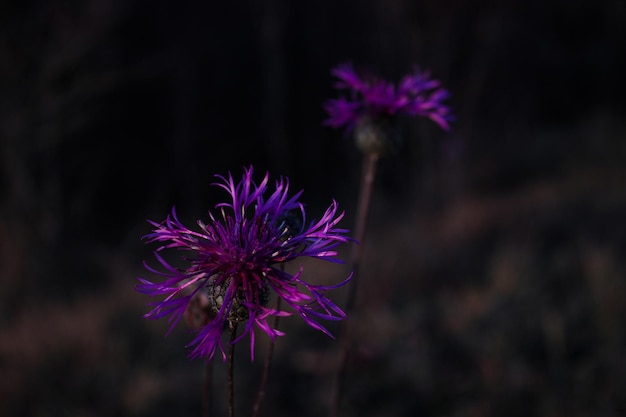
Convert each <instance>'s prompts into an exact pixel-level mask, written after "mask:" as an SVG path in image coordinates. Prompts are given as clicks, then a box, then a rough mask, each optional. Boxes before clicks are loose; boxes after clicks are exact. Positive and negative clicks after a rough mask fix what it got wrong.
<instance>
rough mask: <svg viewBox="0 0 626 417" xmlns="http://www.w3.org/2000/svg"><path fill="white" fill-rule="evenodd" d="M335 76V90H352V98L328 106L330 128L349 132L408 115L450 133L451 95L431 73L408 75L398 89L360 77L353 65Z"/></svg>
mask: <svg viewBox="0 0 626 417" xmlns="http://www.w3.org/2000/svg"><path fill="white" fill-rule="evenodd" d="M332 74H333V75H334V76H335V77H337V78H338V79H339V81H338V82H337V83H336V84H335V87H336V88H337V89H340V90H349V93H350V97H349V98H345V97H340V98H338V99H333V100H329V101H328V102H327V103H326V104H325V105H324V108H325V109H326V111H327V112H328V116H329V117H328V119H327V120H326V121H325V122H324V123H325V124H326V125H329V126H332V127H334V128H340V127H343V126H345V127H346V129H347V131H348V132H349V131H351V130H353V129H354V127H355V126H356V125H357V124H358V123H359V121H361V120H363V119H364V118H368V119H370V120H377V119H384V118H390V117H393V116H396V115H405V116H424V117H428V118H429V119H431V120H432V121H434V122H435V123H437V124H438V125H439V126H441V128H442V129H444V130H446V131H448V130H449V129H450V126H449V124H448V122H449V121H451V120H452V115H451V113H450V108H449V107H448V106H446V105H445V104H443V101H444V100H445V99H446V98H448V97H449V96H450V93H449V92H448V91H447V90H445V89H444V88H441V87H440V85H441V83H440V82H439V81H437V80H432V79H430V78H429V73H428V72H420V71H419V70H418V69H416V70H415V71H413V73H412V74H408V75H405V76H404V77H403V78H402V80H401V81H400V83H399V84H398V86H397V88H396V86H395V85H394V84H392V83H389V82H387V81H385V80H382V79H379V78H377V77H375V76H368V77H363V76H360V75H359V74H357V73H356V71H355V70H354V69H353V67H352V65H350V64H342V65H339V66H338V67H336V68H334V69H333V70H332Z"/></svg>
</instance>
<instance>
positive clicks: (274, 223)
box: [136, 167, 350, 360]
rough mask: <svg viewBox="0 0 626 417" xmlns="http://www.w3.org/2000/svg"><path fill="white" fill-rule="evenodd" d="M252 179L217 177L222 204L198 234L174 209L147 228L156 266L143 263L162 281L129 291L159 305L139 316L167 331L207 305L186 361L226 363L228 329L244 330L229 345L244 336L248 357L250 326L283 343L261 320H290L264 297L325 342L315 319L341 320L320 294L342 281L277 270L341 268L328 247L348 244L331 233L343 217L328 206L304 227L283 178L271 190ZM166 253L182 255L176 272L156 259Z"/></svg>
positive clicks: (342, 234)
mask: <svg viewBox="0 0 626 417" xmlns="http://www.w3.org/2000/svg"><path fill="white" fill-rule="evenodd" d="M252 174H253V168H252V167H250V168H249V169H245V170H244V174H243V176H242V178H241V180H240V181H239V182H235V180H234V179H233V177H232V175H230V174H229V175H228V177H223V176H217V178H218V181H217V182H216V183H215V184H214V185H215V186H217V187H219V188H222V189H223V190H224V191H226V193H227V194H228V197H229V200H228V201H227V202H223V203H220V204H217V205H216V207H215V211H216V213H213V212H209V216H208V222H206V223H204V222H202V221H198V230H191V229H188V228H187V227H186V226H184V225H183V224H182V223H181V222H180V221H179V219H178V217H177V215H176V211H175V210H174V209H172V213H171V214H170V215H169V216H167V218H166V219H165V220H164V221H163V222H161V223H156V222H152V221H150V224H151V225H152V226H153V227H154V230H153V231H152V233H149V234H148V235H146V236H145V239H146V240H147V243H155V242H156V243H159V244H160V246H159V247H158V248H157V249H156V251H155V257H156V259H157V261H158V263H159V264H160V267H159V268H152V267H150V266H148V265H147V264H146V268H147V269H148V270H149V271H150V272H152V273H154V274H156V275H158V276H160V277H162V280H160V281H159V282H151V281H148V280H146V279H144V278H139V281H140V284H138V285H137V287H136V289H137V291H139V292H141V293H144V294H147V295H149V296H151V297H152V296H155V297H159V296H162V297H164V299H163V300H161V301H156V302H153V303H151V304H150V305H152V306H154V308H153V309H152V310H151V311H150V312H149V313H147V314H146V315H145V317H146V318H150V319H159V318H162V317H166V316H169V322H170V330H169V331H171V330H172V329H173V328H174V327H175V326H176V324H177V323H178V321H179V320H180V318H181V317H183V316H184V314H185V311H186V310H187V308H188V306H189V305H190V302H192V300H197V298H198V297H197V295H198V294H202V295H203V299H205V300H208V304H210V309H211V310H212V311H211V312H210V313H211V314H210V316H211V320H207V323H206V324H205V325H204V326H201V327H200V329H199V330H198V333H197V335H196V337H195V339H194V340H193V341H192V342H191V343H190V344H189V345H188V347H189V348H190V349H191V350H190V353H189V357H190V358H197V357H204V358H207V360H209V359H211V358H212V357H213V356H214V354H215V352H216V351H217V350H218V349H219V350H220V351H221V353H222V357H223V358H224V359H225V353H224V347H223V344H222V331H223V329H224V327H225V325H226V324H227V323H229V322H239V323H245V327H244V330H243V331H242V333H241V335H239V336H238V337H237V338H236V339H235V340H234V341H233V343H237V342H239V341H240V340H242V339H243V338H244V337H245V336H248V337H249V339H250V352H251V357H252V358H254V327H255V326H256V327H257V328H259V329H261V330H262V331H264V332H265V333H266V334H267V335H268V336H269V337H270V338H271V339H272V340H274V339H275V338H276V336H282V335H283V334H284V333H283V332H280V331H279V330H277V329H274V328H272V327H271V326H270V324H269V323H268V318H270V317H271V316H287V315H290V314H291V313H289V312H286V311H279V310H276V309H273V308H270V307H268V306H267V305H268V300H269V298H270V295H271V293H275V294H276V295H277V296H278V297H280V298H282V300H283V301H284V302H285V303H286V304H287V305H288V306H290V307H291V310H293V311H295V312H296V313H297V314H298V315H300V317H302V319H303V320H304V321H305V322H306V323H307V324H308V325H309V326H311V327H313V328H315V329H318V330H320V331H322V332H324V333H326V334H328V335H329V336H331V337H332V335H331V334H330V333H329V332H328V330H327V329H326V328H325V327H324V326H322V325H321V324H320V323H319V322H318V319H325V320H340V319H343V318H345V314H344V312H343V311H342V310H341V309H340V308H339V307H337V306H336V305H335V304H334V303H333V302H332V301H331V300H330V299H329V298H327V297H326V296H325V292H326V291H327V290H329V289H334V288H337V287H339V286H341V285H343V284H344V283H346V282H347V281H348V279H349V277H348V279H346V280H345V281H344V282H341V283H339V284H337V285H332V286H325V285H313V284H309V283H307V282H306V281H304V280H303V279H302V273H303V270H302V267H301V268H300V270H299V271H298V272H296V273H295V274H290V273H288V272H285V271H284V270H283V268H282V267H280V265H281V264H284V263H285V262H288V261H292V260H295V259H296V258H298V257H301V256H308V257H313V258H319V259H323V260H327V261H331V262H340V261H339V260H338V259H337V258H336V255H337V252H336V251H335V247H336V246H338V245H339V244H341V243H345V242H348V241H349V240H350V239H349V238H348V237H347V236H346V235H347V233H348V231H347V230H345V229H340V228H338V227H337V224H338V223H339V221H340V220H341V219H342V217H343V212H342V213H339V211H338V206H337V203H336V202H334V201H333V202H332V204H331V205H330V207H328V209H327V210H326V212H325V213H324V215H323V216H322V217H321V219H320V220H318V221H311V222H309V223H307V219H306V214H305V210H304V206H303V205H302V203H300V202H299V198H300V195H301V194H302V191H300V192H298V193H296V194H295V195H293V196H289V182H288V180H286V179H282V178H281V179H279V180H278V181H276V182H275V185H274V187H273V190H272V191H270V185H269V176H268V174H266V175H265V176H264V177H263V179H262V180H261V182H259V183H256V182H254V180H253V178H252ZM170 249H177V250H179V251H180V252H181V253H182V257H181V259H182V262H183V264H184V266H183V267H180V268H176V267H174V266H173V265H172V264H171V263H170V262H169V261H167V260H166V259H165V258H164V257H163V256H162V253H163V252H165V251H167V250H170ZM194 297H195V298H194ZM169 331H168V333H169Z"/></svg>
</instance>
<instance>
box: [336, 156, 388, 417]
mask: <svg viewBox="0 0 626 417" xmlns="http://www.w3.org/2000/svg"><path fill="white" fill-rule="evenodd" d="M378 158H379V155H378V154H377V153H365V154H364V155H363V170H362V174H361V185H360V189H359V203H358V206H357V215H356V227H355V238H356V240H357V243H358V244H357V245H353V246H352V258H351V260H350V264H351V266H352V279H351V280H350V282H349V283H348V295H347V299H346V314H347V315H348V318H347V319H346V320H345V321H344V322H343V328H342V333H341V337H342V344H341V352H340V356H339V363H338V365H337V374H336V377H335V382H334V385H333V392H332V400H331V401H332V402H331V410H330V416H331V417H337V416H338V415H339V407H340V405H341V399H342V396H343V391H344V386H345V379H346V367H347V364H348V359H349V357H350V349H351V345H352V327H353V326H354V324H355V319H354V317H352V315H351V313H353V312H354V310H355V303H356V294H357V288H358V282H359V277H360V273H359V271H360V267H361V258H362V255H363V243H364V239H365V230H366V228H367V219H368V216H369V209H370V202H371V199H372V189H373V185H374V178H375V177H376V166H377V164H378Z"/></svg>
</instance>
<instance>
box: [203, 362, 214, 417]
mask: <svg viewBox="0 0 626 417" xmlns="http://www.w3.org/2000/svg"><path fill="white" fill-rule="evenodd" d="M212 364H213V362H212V361H210V360H209V361H206V363H205V364H204V395H203V396H202V415H203V416H204V417H211V408H212V406H213V395H212V392H213V365H212Z"/></svg>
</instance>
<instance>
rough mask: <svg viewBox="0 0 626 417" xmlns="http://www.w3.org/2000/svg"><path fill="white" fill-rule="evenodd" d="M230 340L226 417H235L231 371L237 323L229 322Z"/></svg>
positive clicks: (233, 361) (233, 362)
mask: <svg viewBox="0 0 626 417" xmlns="http://www.w3.org/2000/svg"><path fill="white" fill-rule="evenodd" d="M229 327H230V340H229V341H228V417H235V389H234V383H233V369H234V365H235V344H234V343H233V341H234V340H235V336H237V322H232V321H231V322H229Z"/></svg>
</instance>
